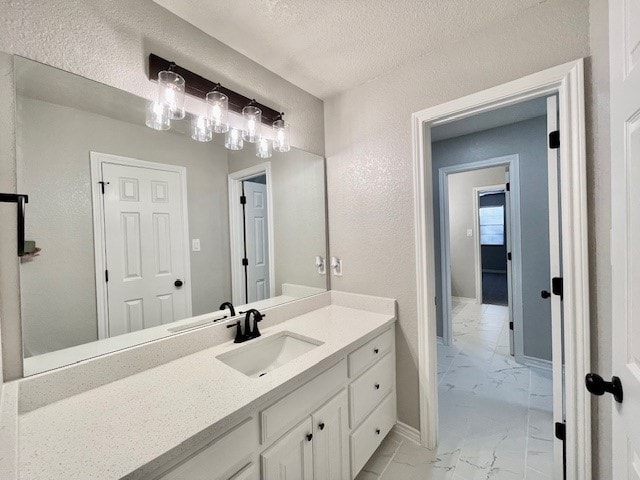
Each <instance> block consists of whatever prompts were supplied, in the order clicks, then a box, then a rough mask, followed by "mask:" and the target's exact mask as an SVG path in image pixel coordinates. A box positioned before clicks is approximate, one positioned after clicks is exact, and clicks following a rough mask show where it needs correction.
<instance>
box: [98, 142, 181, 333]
mask: <svg viewBox="0 0 640 480" xmlns="http://www.w3.org/2000/svg"><path fill="white" fill-rule="evenodd" d="M90 155H91V184H92V194H93V227H94V237H95V242H94V243H95V262H96V293H97V295H96V303H97V305H96V306H97V312H98V338H99V339H105V338H109V337H114V336H117V335H122V334H125V333H130V332H134V331H137V330H142V329H145V328H150V327H154V326H158V325H164V324H167V323H171V322H174V321H176V320H181V319H183V318H187V317H190V316H191V313H192V312H191V301H192V300H191V266H190V265H191V262H190V255H189V247H188V245H189V224H188V207H187V188H186V185H187V183H186V169H185V168H184V167H179V166H175V165H167V164H162V163H156V162H147V161H143V160H137V159H134V158H128V157H122V156H117V155H110V154H105V153H97V152H91V154H90Z"/></svg>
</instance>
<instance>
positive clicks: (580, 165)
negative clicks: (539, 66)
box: [411, 59, 591, 480]
mask: <svg viewBox="0 0 640 480" xmlns="http://www.w3.org/2000/svg"><path fill="white" fill-rule="evenodd" d="M556 93H557V94H558V98H559V108H560V142H561V144H560V162H561V173H562V175H561V186H560V189H561V198H562V251H563V257H562V268H563V272H564V301H563V310H564V328H565V330H564V333H565V335H564V340H563V341H564V345H563V346H564V351H565V378H566V384H565V385H566V391H565V399H566V417H565V418H566V422H567V425H566V440H565V444H566V450H567V456H566V468H567V477H566V478H567V479H568V480H590V479H591V399H590V398H589V395H588V394H587V392H586V390H585V388H584V376H585V375H586V373H587V372H589V366H590V346H589V342H590V335H589V328H590V325H589V271H588V265H589V261H588V240H587V238H588V235H587V233H588V231H587V201H586V199H587V192H586V189H587V182H586V153H585V138H586V136H585V119H584V115H585V112H584V61H583V59H579V60H575V61H572V62H569V63H566V64H563V65H558V66H556V67H552V68H549V69H547V70H543V71H541V72H537V73H534V74H532V75H528V76H526V77H523V78H520V79H517V80H514V81H511V82H508V83H505V84H502V85H499V86H496V87H493V88H490V89H487V90H484V91H481V92H477V93H474V94H471V95H468V96H465V97H462V98H458V99H456V100H452V101H450V102H447V103H443V104H441V105H437V106H434V107H430V108H426V109H424V110H421V111H419V112H416V113H414V114H413V115H412V118H411V121H412V122H411V123H412V141H413V145H412V146H413V152H412V156H413V167H414V172H413V173H414V175H413V177H414V222H415V255H416V288H417V313H418V374H419V396H420V432H421V435H420V437H421V443H422V444H423V445H424V446H426V447H428V448H435V447H437V444H438V396H437V379H438V376H437V332H436V322H435V318H436V316H435V302H434V299H435V297H436V291H437V286H436V284H435V269H434V262H433V251H434V250H433V245H434V226H433V208H432V198H433V197H432V195H433V192H432V189H433V187H432V183H431V182H432V173H431V169H432V159H431V127H433V126H436V125H439V124H443V123H448V122H451V121H454V120H458V119H461V118H465V117H469V116H472V115H475V114H478V113H481V112H485V111H489V110H493V109H496V108H499V107H504V106H507V105H513V104H515V103H520V102H522V101H525V100H529V99H532V98H536V97H541V96H547V95H553V94H556Z"/></svg>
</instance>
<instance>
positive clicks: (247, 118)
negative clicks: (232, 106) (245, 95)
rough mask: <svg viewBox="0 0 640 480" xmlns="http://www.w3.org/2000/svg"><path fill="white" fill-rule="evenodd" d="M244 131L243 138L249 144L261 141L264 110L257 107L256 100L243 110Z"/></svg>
mask: <svg viewBox="0 0 640 480" xmlns="http://www.w3.org/2000/svg"><path fill="white" fill-rule="evenodd" d="M242 118H243V120H244V129H243V131H242V138H244V139H245V140H246V141H247V142H249V143H256V142H257V141H258V140H259V139H260V124H261V122H262V110H260V109H259V108H258V107H256V106H255V100H251V103H250V104H249V105H247V106H246V107H244V108H243V109H242Z"/></svg>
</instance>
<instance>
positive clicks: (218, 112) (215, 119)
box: [206, 84, 229, 133]
mask: <svg viewBox="0 0 640 480" xmlns="http://www.w3.org/2000/svg"><path fill="white" fill-rule="evenodd" d="M218 88H220V84H217V85H216V88H215V89H213V90H212V91H210V92H209V93H207V97H206V102H207V115H208V117H209V121H210V122H211V130H212V131H213V132H215V133H227V132H228V131H229V97H227V96H226V95H225V94H224V93H222V92H220V91H219V90H218Z"/></svg>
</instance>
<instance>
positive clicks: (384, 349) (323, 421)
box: [160, 328, 396, 480]
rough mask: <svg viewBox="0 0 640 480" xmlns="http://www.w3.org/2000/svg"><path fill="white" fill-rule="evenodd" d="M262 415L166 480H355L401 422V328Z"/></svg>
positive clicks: (388, 332) (372, 342)
mask: <svg viewBox="0 0 640 480" xmlns="http://www.w3.org/2000/svg"><path fill="white" fill-rule="evenodd" d="M258 410H259V413H258V415H257V416H256V418H253V417H252V418H250V419H248V420H246V421H244V422H242V423H241V424H240V425H238V426H236V427H234V428H233V429H232V430H231V431H229V432H228V433H226V434H225V435H223V436H222V437H220V438H218V439H216V440H214V441H213V442H211V443H210V444H209V445H208V446H206V447H205V448H203V449H201V450H199V451H198V452H197V453H196V454H194V455H192V456H190V457H189V458H187V459H186V460H184V461H183V463H181V464H179V465H178V466H177V467H173V469H172V470H170V471H169V472H168V473H166V474H164V476H162V477H160V478H161V479H162V480H178V479H181V480H185V479H189V480H199V479H202V480H204V479H208V480H210V479H215V480H227V479H229V480H258V479H259V478H260V479H262V480H349V479H353V478H354V477H355V476H356V475H357V474H358V473H359V472H360V470H361V469H362V467H363V466H364V464H365V463H366V462H367V460H368V459H369V458H370V457H371V455H372V454H373V452H374V451H375V450H376V448H378V446H379V445H380V443H381V442H382V440H383V439H384V437H385V436H386V435H387V433H389V431H390V430H391V428H392V427H393V425H395V423H396V390H395V332H394V329H393V328H390V329H388V330H385V331H384V332H383V333H381V334H380V335H378V336H377V337H375V338H373V339H372V340H370V341H369V342H367V343H365V344H364V345H362V346H361V347H359V348H358V349H355V350H354V351H352V352H350V353H349V354H348V355H346V358H343V359H342V360H340V361H339V362H337V363H336V364H334V365H333V366H332V367H330V368H328V369H326V370H325V371H324V372H322V373H320V374H318V375H316V376H315V377H314V378H313V379H311V380H309V381H308V382H307V383H305V384H304V385H302V386H300V387H298V388H297V389H296V390H294V391H292V392H291V393H289V394H287V395H285V396H284V397H282V398H280V399H279V400H277V401H276V402H274V403H270V404H267V405H265V406H264V407H263V408H261V409H258ZM258 420H259V421H258Z"/></svg>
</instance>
